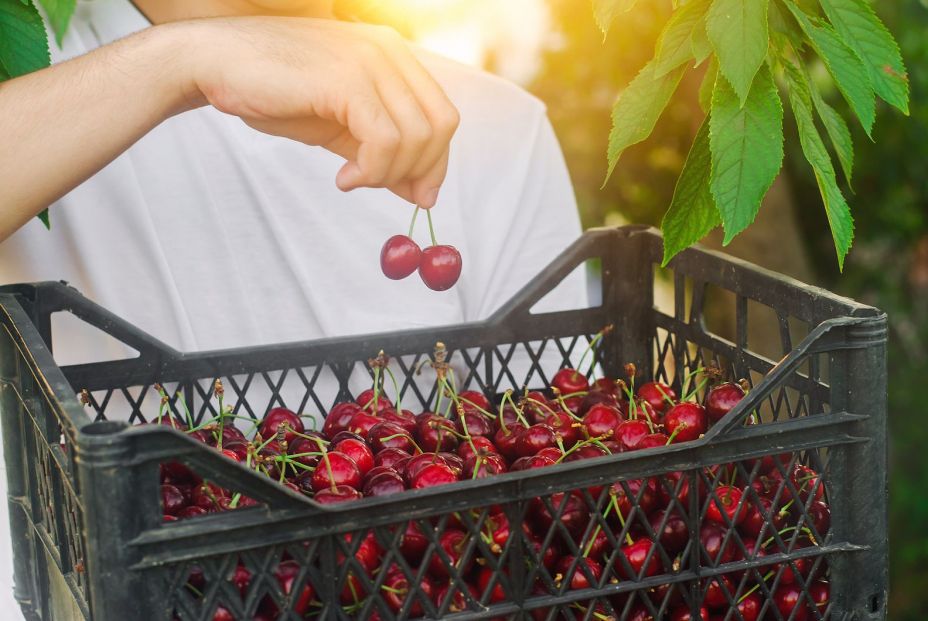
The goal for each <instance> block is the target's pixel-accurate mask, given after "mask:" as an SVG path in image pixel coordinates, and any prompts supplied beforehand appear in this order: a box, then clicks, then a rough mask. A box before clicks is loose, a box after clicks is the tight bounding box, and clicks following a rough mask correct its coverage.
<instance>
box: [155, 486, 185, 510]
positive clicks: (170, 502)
mask: <svg viewBox="0 0 928 621" xmlns="http://www.w3.org/2000/svg"><path fill="white" fill-rule="evenodd" d="M185 506H187V501H186V500H185V499H184V495H183V494H182V493H181V492H180V490H179V489H177V488H176V487H174V486H173V485H162V486H161V510H162V511H163V512H164V513H165V514H167V515H177V514H179V513H180V512H181V510H182V509H183V508H184V507H185Z"/></svg>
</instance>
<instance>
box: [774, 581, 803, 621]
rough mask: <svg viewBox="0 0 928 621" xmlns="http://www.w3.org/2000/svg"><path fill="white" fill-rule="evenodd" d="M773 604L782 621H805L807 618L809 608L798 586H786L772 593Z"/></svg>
mask: <svg viewBox="0 0 928 621" xmlns="http://www.w3.org/2000/svg"><path fill="white" fill-rule="evenodd" d="M773 604H774V606H776V608H777V610H778V611H779V612H780V615H781V616H782V617H783V618H784V619H791V620H792V621H806V619H808V618H809V606H808V603H807V602H806V599H805V598H804V597H803V595H802V587H800V586H798V585H795V584H787V585H783V586H781V587H780V588H778V589H777V590H776V591H774V593H773Z"/></svg>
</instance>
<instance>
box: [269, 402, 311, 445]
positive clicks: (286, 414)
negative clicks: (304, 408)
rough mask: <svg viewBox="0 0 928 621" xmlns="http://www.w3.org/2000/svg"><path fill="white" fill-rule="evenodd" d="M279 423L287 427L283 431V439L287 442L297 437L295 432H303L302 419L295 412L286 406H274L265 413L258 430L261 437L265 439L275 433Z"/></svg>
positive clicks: (279, 425)
mask: <svg viewBox="0 0 928 621" xmlns="http://www.w3.org/2000/svg"><path fill="white" fill-rule="evenodd" d="M281 425H286V427H287V431H286V432H285V433H284V439H285V440H286V441H287V442H293V441H294V440H295V439H296V438H297V437H298V436H297V435H296V433H303V421H302V420H301V419H300V417H299V416H297V415H296V412H293V411H292V410H288V409H287V408H274V409H272V410H271V411H269V412H268V413H267V414H265V415H264V419H263V420H262V421H261V426H260V427H258V431H259V432H260V433H261V437H262V438H264V439H265V440H267V439H269V438H271V437H272V436H274V435H275V434H276V433H277V430H278V429H279V428H280V427H281ZM294 432H296V433H294Z"/></svg>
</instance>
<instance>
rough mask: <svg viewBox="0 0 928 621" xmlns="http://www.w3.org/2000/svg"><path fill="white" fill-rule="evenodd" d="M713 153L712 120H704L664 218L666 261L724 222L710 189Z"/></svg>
mask: <svg viewBox="0 0 928 621" xmlns="http://www.w3.org/2000/svg"><path fill="white" fill-rule="evenodd" d="M711 169H712V155H711V154H710V152H709V119H708V117H707V118H706V120H704V121H703V122H702V126H701V127H700V128H699V132H697V133H696V139H695V140H693V146H692V147H690V152H689V155H687V156H686V163H685V164H684V165H683V171H682V172H681V173H680V178H679V179H678V180H677V187H676V188H674V191H673V200H671V201H670V208H669V209H667V213H665V214H664V219H663V220H662V221H661V230H662V231H663V232H664V260H663V261H662V263H661V265H662V266H663V265H667V263H668V262H669V261H670V259H672V258H673V257H674V255H676V254H677V253H678V252H680V251H681V250H683V249H684V248H687V247H689V246H692V245H693V244H695V243H696V242H698V241H699V240H700V239H702V238H703V237H705V236H706V235H708V234H709V232H710V231H711V230H712V229H714V228H715V227H717V226H718V225H719V224H721V223H722V219H721V218H720V217H719V211H718V209H716V207H715V200H713V198H712V192H711V191H710V190H709V177H710V172H711Z"/></svg>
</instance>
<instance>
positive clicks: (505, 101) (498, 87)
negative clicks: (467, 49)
mask: <svg viewBox="0 0 928 621" xmlns="http://www.w3.org/2000/svg"><path fill="white" fill-rule="evenodd" d="M414 52H415V54H416V57H417V58H418V59H419V60H420V61H421V62H422V64H423V66H424V67H425V68H426V69H427V70H428V71H429V73H431V74H432V77H434V78H435V80H436V81H437V82H438V83H439V84H440V85H441V87H442V88H443V89H444V90H445V92H446V93H447V94H448V97H449V98H450V99H451V101H452V102H453V103H454V104H455V106H457V108H458V110H459V111H460V112H461V117H462V126H463V125H464V124H466V123H467V121H468V120H469V119H473V120H475V121H478V120H479V123H480V124H482V125H483V126H486V127H488V128H491V127H492V128H494V129H499V127H498V126H499V125H503V126H505V127H506V128H508V129H509V130H510V131H512V130H522V131H532V130H534V131H537V129H538V127H539V126H540V125H541V124H542V123H543V122H544V121H545V120H546V118H547V117H546V114H547V111H546V108H545V105H544V103H543V102H542V101H541V100H540V99H538V98H537V97H535V96H534V95H532V94H530V93H528V92H526V91H525V90H524V89H522V88H521V87H519V86H517V85H516V84H513V83H512V82H509V81H508V80H505V79H503V78H501V77H499V76H495V75H493V74H491V73H488V72H486V71H482V70H480V69H476V68H474V67H469V66H467V65H464V64H462V63H459V62H457V61H454V60H451V59H449V58H445V57H443V56H440V55H438V54H435V53H434V52H430V51H428V50H425V49H422V48H418V47H415V48H414Z"/></svg>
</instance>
